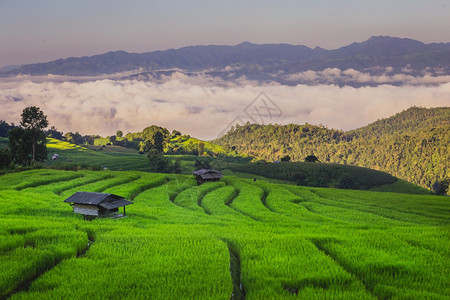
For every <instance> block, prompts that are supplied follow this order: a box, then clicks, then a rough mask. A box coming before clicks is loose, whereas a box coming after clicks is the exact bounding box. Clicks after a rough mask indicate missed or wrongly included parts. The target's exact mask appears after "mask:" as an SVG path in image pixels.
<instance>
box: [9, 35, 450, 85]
mask: <svg viewBox="0 0 450 300" xmlns="http://www.w3.org/2000/svg"><path fill="white" fill-rule="evenodd" d="M327 68H338V69H340V70H347V69H354V70H357V71H360V72H366V73H369V74H380V73H384V72H386V70H389V72H390V73H403V74H407V75H423V74H424V72H425V71H426V73H427V74H429V75H436V76H437V75H449V74H450V43H447V44H424V43H421V42H419V41H415V40H411V39H401V38H394V37H387V36H378V37H371V38H370V39H368V40H367V41H364V42H362V43H352V44H350V45H348V46H345V47H341V48H339V49H335V50H325V49H322V48H319V47H316V48H314V49H311V48H308V47H306V46H302V45H289V44H263V45H257V44H252V43H249V42H244V43H241V44H239V45H235V46H216V45H209V46H191V47H184V48H180V49H169V50H165V51H154V52H147V53H127V52H125V51H116V52H108V53H104V54H100V55H94V56H90V57H80V58H76V57H71V58H67V59H58V60H55V61H51V62H48V63H40V64H31V65H23V66H20V67H19V68H17V69H14V70H9V71H7V72H3V73H1V74H3V75H5V76H14V75H18V74H30V75H47V74H57V75H73V76H81V75H103V74H113V73H119V72H124V71H136V70H139V71H137V73H142V74H146V72H147V73H148V74H147V75H151V77H152V78H158V76H160V75H161V73H160V72H162V74H167V72H169V73H170V70H178V71H179V70H183V71H184V72H197V71H202V72H203V73H205V74H209V75H213V76H219V77H222V78H224V79H229V80H232V79H237V78H240V77H242V76H246V77H247V78H249V79H252V80H260V81H268V80H269V81H273V80H274V81H278V82H280V83H283V84H296V83H300V82H303V81H302V80H293V79H292V77H289V74H298V73H299V72H305V71H308V70H313V71H321V70H325V69H327ZM168 70H169V71H168ZM124 76H125V75H124ZM127 76H128V75H126V76H125V77H126V78H130V77H127ZM133 78H134V77H133ZM400 81H401V80H400ZM305 82H306V83H308V82H307V81H305ZM353 83H354V84H357V83H358V82H353ZM359 84H361V83H359Z"/></svg>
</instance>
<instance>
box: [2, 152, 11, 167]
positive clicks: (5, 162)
mask: <svg viewBox="0 0 450 300" xmlns="http://www.w3.org/2000/svg"><path fill="white" fill-rule="evenodd" d="M10 164H11V153H10V152H9V150H8V149H0V169H2V168H6V167H8V166H9V165H10Z"/></svg>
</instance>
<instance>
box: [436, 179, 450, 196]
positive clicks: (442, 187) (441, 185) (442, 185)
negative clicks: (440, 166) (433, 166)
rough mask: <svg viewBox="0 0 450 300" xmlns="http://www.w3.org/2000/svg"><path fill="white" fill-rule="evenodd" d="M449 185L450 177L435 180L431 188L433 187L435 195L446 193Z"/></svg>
mask: <svg viewBox="0 0 450 300" xmlns="http://www.w3.org/2000/svg"><path fill="white" fill-rule="evenodd" d="M449 185H450V179H448V178H445V179H442V180H438V181H436V182H435V183H434V184H433V186H432V188H433V191H434V192H435V193H436V194H437V195H446V194H447V192H448V187H449Z"/></svg>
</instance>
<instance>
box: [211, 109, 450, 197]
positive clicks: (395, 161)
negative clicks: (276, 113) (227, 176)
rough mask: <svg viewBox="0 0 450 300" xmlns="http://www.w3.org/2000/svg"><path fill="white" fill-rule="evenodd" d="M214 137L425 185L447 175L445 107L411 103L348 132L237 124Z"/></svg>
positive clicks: (239, 146)
mask: <svg viewBox="0 0 450 300" xmlns="http://www.w3.org/2000/svg"><path fill="white" fill-rule="evenodd" d="M215 142H216V143H217V144H219V145H222V146H225V147H233V146H234V147H236V150H237V151H239V152H244V153H247V154H249V155H252V156H255V157H259V158H261V159H265V160H268V161H273V160H279V159H280V158H281V157H283V156H285V155H289V156H290V157H291V159H292V160H293V161H303V160H304V158H305V157H306V156H308V155H311V154H314V155H315V156H317V157H318V158H319V160H321V161H322V162H332V163H342V164H351V165H357V166H363V167H368V168H373V169H376V170H381V171H385V172H388V173H390V174H392V175H394V176H397V177H400V178H403V179H405V180H408V181H410V182H412V183H415V184H419V185H421V186H424V187H427V188H429V187H431V185H432V184H433V183H434V182H435V181H436V180H440V179H443V178H444V177H446V176H447V177H450V167H449V161H450V155H449V153H450V108H449V107H445V108H431V109H425V108H418V107H412V108H410V109H408V110H406V111H403V112H401V113H398V114H396V115H395V116H392V117H390V118H387V119H382V120H379V121H376V122H374V123H372V124H370V125H368V126H365V127H362V128H359V129H356V130H353V131H348V132H344V131H340V130H334V129H327V128H326V127H323V126H315V125H310V124H305V125H294V124H289V125H272V124H269V125H257V124H246V125H244V126H239V125H236V127H234V128H232V129H231V130H230V131H229V132H228V133H227V134H226V135H224V136H223V137H221V138H220V139H218V140H216V141H215Z"/></svg>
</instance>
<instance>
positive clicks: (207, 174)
mask: <svg viewBox="0 0 450 300" xmlns="http://www.w3.org/2000/svg"><path fill="white" fill-rule="evenodd" d="M192 174H194V175H195V176H200V177H201V178H203V179H211V178H222V177H223V175H222V173H220V172H219V171H216V170H211V169H200V170H197V171H194V172H192Z"/></svg>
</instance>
